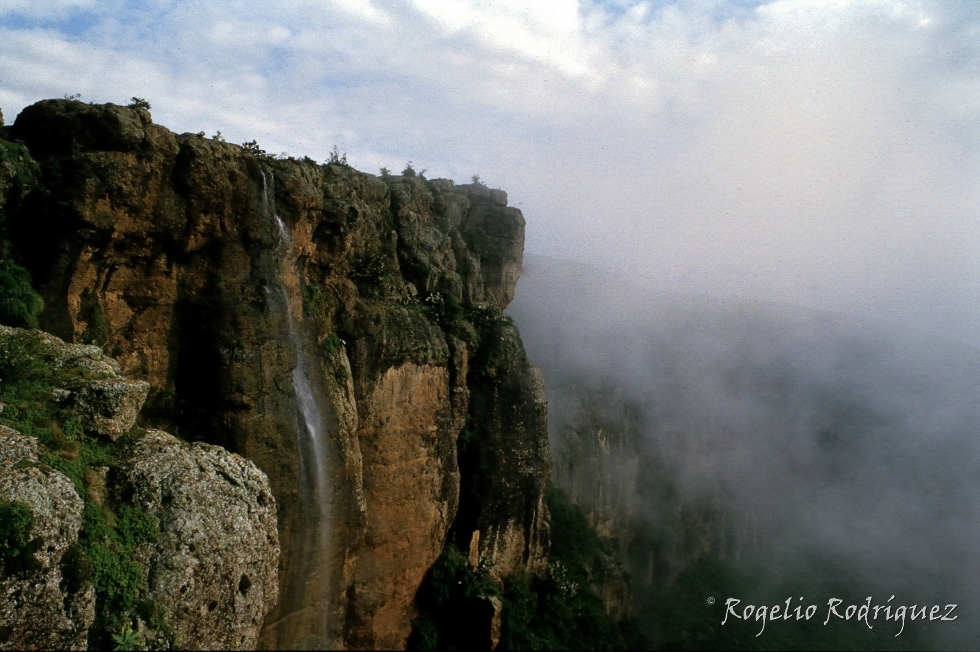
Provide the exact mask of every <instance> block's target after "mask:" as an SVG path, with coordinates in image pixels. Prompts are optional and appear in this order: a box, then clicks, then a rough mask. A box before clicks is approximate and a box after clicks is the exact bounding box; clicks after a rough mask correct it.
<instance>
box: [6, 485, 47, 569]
mask: <svg viewBox="0 0 980 652" xmlns="http://www.w3.org/2000/svg"><path fill="white" fill-rule="evenodd" d="M33 523H34V514H33V513H32V512H31V508H30V506H29V505H28V504H27V503H24V502H21V501H19V500H14V501H6V500H0V566H2V567H3V569H4V572H5V573H6V574H8V575H12V574H15V573H17V572H21V571H26V570H30V569H31V568H34V567H37V566H38V565H39V564H38V562H37V560H36V559H35V558H34V552H35V547H34V546H33V545H31V541H30V539H29V538H28V536H27V533H28V532H29V531H30V529H31V525H33Z"/></svg>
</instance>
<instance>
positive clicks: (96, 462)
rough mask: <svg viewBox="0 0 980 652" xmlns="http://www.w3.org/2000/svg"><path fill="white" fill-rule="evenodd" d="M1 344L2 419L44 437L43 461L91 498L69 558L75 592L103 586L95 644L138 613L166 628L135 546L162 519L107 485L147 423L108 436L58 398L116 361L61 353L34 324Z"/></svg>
mask: <svg viewBox="0 0 980 652" xmlns="http://www.w3.org/2000/svg"><path fill="white" fill-rule="evenodd" d="M0 349H2V350H0V404H2V406H3V410H2V412H0V425H2V426H6V427H8V428H10V429H12V430H14V431H16V432H18V433H20V434H22V435H24V436H28V437H33V438H36V439H37V440H38V442H39V443H40V444H41V445H42V448H41V453H40V456H39V463H40V464H41V465H43V466H44V467H48V468H52V469H56V470H57V471H59V472H61V473H62V474H64V476H66V477H67V478H68V479H69V480H70V481H71V483H72V484H73V485H74V487H75V491H76V492H77V493H78V495H79V497H81V498H82V500H83V501H84V511H83V519H82V527H81V531H80V533H79V537H78V541H77V542H76V543H75V544H72V547H71V548H70V549H69V551H68V552H67V553H66V555H65V557H64V558H63V560H62V565H63V566H64V577H65V581H66V582H67V583H68V585H69V587H68V588H69V592H70V593H73V594H77V593H80V592H82V591H84V590H86V589H87V587H88V586H89V585H91V586H93V587H94V589H95V622H94V623H93V625H92V626H91V627H90V628H89V630H88V631H89V645H90V646H91V647H94V648H98V649H101V648H105V647H107V646H110V645H111V644H112V640H111V635H112V634H118V633H120V632H122V631H123V630H124V629H125V628H130V627H133V626H134V625H135V618H136V617H137V616H141V617H143V618H144V619H146V620H147V621H148V622H153V624H154V625H156V627H155V628H158V627H159V626H160V625H161V623H160V622H159V620H158V619H159V615H158V614H159V609H158V608H157V607H156V605H154V604H153V603H152V602H146V601H142V602H141V601H140V599H139V594H140V590H141V588H142V586H143V573H142V571H141V569H140V567H139V565H138V564H137V562H136V560H135V558H134V548H135V546H137V545H138V544H140V543H142V542H144V541H150V540H152V539H153V538H155V536H156V533H157V524H156V522H155V521H153V520H152V519H150V518H149V517H148V515H147V514H146V512H145V511H144V510H142V509H141V508H139V507H135V506H131V505H128V504H125V503H123V504H118V503H115V502H114V501H111V500H110V497H109V496H107V495H106V494H105V491H104V489H105V477H106V474H107V473H108V472H109V471H110V470H111V469H113V468H114V467H115V466H116V464H117V463H118V460H119V454H120V451H121V450H122V449H123V448H124V447H125V446H126V445H127V444H128V443H129V441H131V440H132V439H133V438H135V437H137V436H139V435H140V434H141V432H142V429H141V428H139V427H138V426H135V425H134V426H132V430H131V432H130V433H129V435H128V436H126V437H123V438H120V439H118V440H116V441H111V440H110V441H107V440H105V439H103V438H99V437H96V436H94V435H93V434H91V433H87V432H85V430H84V429H83V427H82V425H81V423H80V421H79V419H78V415H77V414H76V413H75V412H74V411H73V410H72V408H71V407H70V404H69V403H67V402H65V401H62V402H59V401H57V400H56V396H58V395H61V396H65V395H67V394H69V393H71V392H73V391H78V390H79V389H81V387H82V386H83V385H84V384H85V383H87V382H89V381H90V380H91V379H92V377H93V376H95V377H104V376H109V375H110V374H111V373H112V372H111V367H109V366H108V365H106V366H105V367H103V369H102V370H101V371H96V372H95V373H94V374H93V373H91V372H90V371H89V370H88V369H87V368H86V367H84V366H78V365H76V364H73V363H74V362H75V360H70V359H69V360H67V361H66V359H65V358H63V357H60V356H59V353H60V352H59V351H58V350H57V349H55V348H53V347H52V346H50V342H49V341H46V340H45V339H44V338H43V337H42V336H41V335H40V334H39V333H37V332H31V331H8V332H7V333H4V336H3V337H2V338H0ZM76 360H78V359H76ZM66 362H67V364H66ZM14 505H16V503H15V504H14ZM14 510H15V507H14V506H11V507H8V508H7V512H9V515H8V516H9V518H8V519H6V520H10V519H12V518H14V517H15V512H14ZM17 518H19V520H20V521H23V518H24V515H23V514H22V513H17ZM22 525H23V523H22ZM28 527H29V523H28V524H27V526H25V527H24V528H23V530H22V532H23V533H26V532H27V529H28ZM22 536H24V534H22ZM8 538H9V537H8ZM21 543H22V544H26V542H21ZM23 549H24V545H21V546H20V547H19V550H20V551H21V552H20V553H17V554H16V555H14V556H16V557H17V558H20V559H23V557H24V554H23ZM12 555H13V553H12ZM12 558H13V557H12Z"/></svg>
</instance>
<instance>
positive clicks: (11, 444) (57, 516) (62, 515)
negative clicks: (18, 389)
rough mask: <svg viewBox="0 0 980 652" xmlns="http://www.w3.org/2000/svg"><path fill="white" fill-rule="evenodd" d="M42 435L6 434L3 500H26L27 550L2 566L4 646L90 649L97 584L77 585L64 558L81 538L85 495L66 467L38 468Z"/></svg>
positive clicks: (1, 453) (1, 435)
mask: <svg viewBox="0 0 980 652" xmlns="http://www.w3.org/2000/svg"><path fill="white" fill-rule="evenodd" d="M37 450H38V447H37V440H36V439H34V438H32V437H24V436H22V435H20V434H17V433H16V432H14V431H12V430H11V429H9V428H7V429H5V430H4V431H3V432H0V505H7V506H9V505H10V504H11V503H13V502H15V501H16V502H17V503H21V504H23V505H26V506H27V507H28V508H29V510H30V513H31V517H32V518H31V524H30V527H29V528H28V531H27V532H26V537H25V539H26V540H27V541H28V544H27V546H26V553H25V554H24V555H22V556H21V558H20V559H19V560H17V562H18V563H7V564H2V565H0V650H25V649H44V650H59V649H64V650H84V649H86V647H87V643H88V642H87V636H88V629H89V626H90V625H91V624H92V621H93V620H94V619H95V592H94V590H93V588H92V586H91V585H88V586H85V587H81V586H73V585H72V584H73V583H72V582H70V581H66V579H65V578H64V577H63V574H62V560H63V557H64V556H65V553H66V552H67V551H68V548H69V547H70V546H71V544H72V543H74V542H75V541H77V540H78V532H79V530H80V529H81V526H82V499H81V498H79V496H78V494H77V493H76V492H75V487H74V485H72V483H71V481H69V480H68V478H66V477H65V476H64V475H62V474H61V473H59V472H57V471H55V470H53V469H49V468H39V467H38V466H34V465H32V464H36V463H37Z"/></svg>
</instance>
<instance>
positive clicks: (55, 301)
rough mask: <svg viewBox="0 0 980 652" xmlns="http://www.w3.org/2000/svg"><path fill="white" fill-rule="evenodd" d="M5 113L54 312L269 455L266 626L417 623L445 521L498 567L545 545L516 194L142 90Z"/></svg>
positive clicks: (8, 218) (23, 243)
mask: <svg viewBox="0 0 980 652" xmlns="http://www.w3.org/2000/svg"><path fill="white" fill-rule="evenodd" d="M6 129H7V132H8V133H7V136H8V137H9V139H10V140H9V141H7V142H3V141H0V143H2V144H3V145H4V147H5V149H4V150H3V153H4V157H3V163H2V165H0V206H3V204H4V203H5V206H3V211H4V218H5V222H4V226H5V231H6V234H7V236H8V237H9V239H10V240H11V241H12V243H13V248H14V251H15V253H16V254H17V255H18V256H19V259H20V260H21V261H22V264H24V265H25V266H26V267H28V268H29V269H30V271H31V272H32V275H33V278H34V281H35V285H36V286H38V287H39V289H40V291H41V293H42V295H43V298H44V301H45V306H46V308H45V312H44V314H43V316H42V325H43V327H44V328H46V329H47V330H50V331H52V332H54V333H55V334H57V335H59V336H61V337H63V338H65V339H66V340H69V341H73V342H85V343H89V342H94V343H96V344H98V345H100V346H102V347H103V348H104V349H105V350H106V351H108V352H110V353H111V354H112V355H113V356H115V357H116V358H117V359H118V360H119V362H120V364H121V366H122V369H123V371H124V372H125V373H126V374H128V375H129V376H130V377H133V378H140V379H145V380H146V381H147V382H148V383H149V397H148V400H147V406H146V410H145V414H147V416H148V418H150V419H151V420H152V421H155V422H157V423H160V424H162V425H165V426H167V427H168V428H170V429H173V431H175V432H176V433H177V434H178V435H180V436H182V437H189V438H195V439H202V440H206V441H208V442H210V443H214V444H220V445H222V446H224V447H226V448H228V449H230V450H232V451H234V452H236V453H239V454H241V455H243V456H245V457H246V458H248V459H249V460H252V461H254V462H255V464H256V465H257V466H258V467H259V468H261V469H262V470H263V471H264V472H265V473H266V474H267V475H268V477H269V480H270V482H271V485H272V491H273V493H274V494H275V497H276V500H277V503H278V505H279V512H278V514H279V536H280V541H281V544H282V549H283V555H282V562H281V568H280V570H281V573H280V577H281V584H280V600H279V602H278V604H277V606H276V608H275V610H274V611H273V613H272V614H270V616H269V617H268V618H267V619H266V621H265V627H264V629H263V632H262V636H261V639H260V644H261V645H264V646H269V647H296V646H320V647H322V646H325V645H332V646H339V645H346V646H351V647H398V646H401V645H403V644H404V642H405V640H406V637H407V635H408V633H409V630H410V621H411V617H412V616H413V606H412V601H413V598H414V593H415V590H416V589H417V587H418V586H419V585H420V583H421V581H422V578H423V576H424V574H425V572H426V571H427V569H428V568H429V566H430V565H431V564H432V562H433V561H434V560H435V559H436V557H437V556H438V554H439V551H440V550H441V549H442V547H443V545H444V543H445V542H446V541H447V537H448V538H450V539H451V540H453V541H455V542H456V543H457V544H458V545H460V546H462V547H463V548H464V549H472V550H473V551H474V554H476V555H477V556H479V557H481V558H482V559H484V561H485V563H486V564H487V565H488V566H489V567H490V568H492V569H493V573H494V574H495V575H496V576H497V577H504V576H506V575H508V574H510V573H513V572H515V571H518V570H529V571H532V572H533V571H537V570H540V569H541V568H543V566H544V564H545V563H546V557H547V549H548V529H547V513H546V508H545V506H544V502H543V493H544V492H543V490H544V486H545V484H546V483H547V479H548V475H549V468H550V459H549V451H548V443H547V436H546V430H545V419H546V408H545V399H544V394H543V389H542V382H541V377H540V374H539V373H538V372H537V371H536V370H535V369H534V368H533V367H532V366H531V365H530V363H529V362H528V361H527V357H526V356H525V354H524V350H523V346H522V345H521V342H520V338H519V336H518V334H517V331H516V328H515V327H514V326H513V324H512V322H510V320H509V319H508V318H506V317H503V316H502V315H501V313H500V311H501V310H502V309H503V308H505V307H506V306H507V304H508V303H509V302H510V300H511V298H512V297H513V293H514V286H515V284H516V282H517V278H518V276H519V274H520V270H521V259H522V250H523V234H524V220H523V217H522V216H521V214H520V212H519V211H518V210H517V209H514V208H509V207H507V205H506V204H507V200H506V195H505V194H504V193H503V192H501V191H496V190H490V189H488V188H485V187H484V186H481V185H478V184H473V185H466V186H456V185H454V184H453V183H452V182H451V181H446V180H433V181H430V180H426V179H424V178H422V177H420V176H416V175H410V176H392V177H386V178H378V177H375V176H372V175H370V174H364V173H361V172H357V171H355V170H353V169H351V168H350V167H347V166H345V165H341V164H338V163H333V164H329V165H317V164H315V163H314V162H312V161H310V160H308V159H307V160H304V161H299V160H294V159H286V160H282V159H275V158H272V157H269V156H266V155H264V153H263V152H261V151H260V150H258V148H257V147H254V146H253V147H250V148H242V147H239V146H237V145H232V144H228V143H225V142H221V141H218V140H214V139H207V138H204V137H203V135H194V134H181V135H176V134H173V133H171V132H170V131H168V130H167V129H165V128H163V127H161V126H158V125H154V124H153V123H152V121H151V119H150V115H149V113H148V112H147V111H146V110H144V109H141V108H129V107H119V106H114V105H104V106H93V105H87V104H83V103H80V102H71V101H67V100H49V101H44V102H40V103H38V104H35V105H33V106H31V107H28V108H27V109H25V110H24V111H23V112H22V113H21V114H20V115H19V116H18V117H17V119H16V121H15V122H14V123H13V125H12V126H11V127H9V128H6ZM13 141H20V142H22V143H23V146H19V145H17V144H15V143H14V142H13ZM188 536H189V535H188ZM236 572H237V571H236ZM242 573H243V576H244V574H247V573H246V572H245V571H244V570H243V571H242ZM249 577H251V575H249ZM236 599H237V598H236Z"/></svg>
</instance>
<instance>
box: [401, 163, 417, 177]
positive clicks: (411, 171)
mask: <svg viewBox="0 0 980 652" xmlns="http://www.w3.org/2000/svg"><path fill="white" fill-rule="evenodd" d="M402 176H403V177H414V176H415V167H414V166H413V165H412V162H411V161H409V162H408V163H406V164H405V169H404V170H402Z"/></svg>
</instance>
